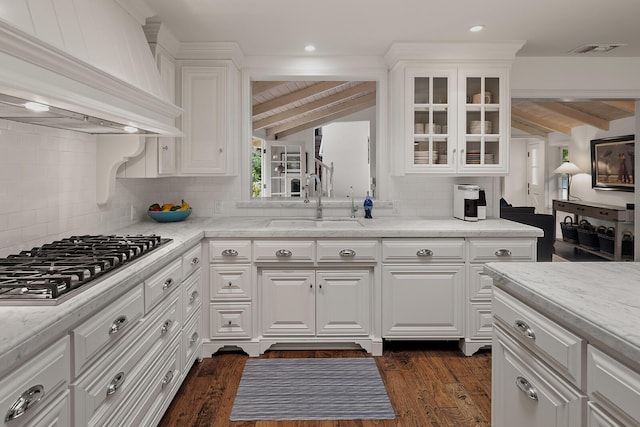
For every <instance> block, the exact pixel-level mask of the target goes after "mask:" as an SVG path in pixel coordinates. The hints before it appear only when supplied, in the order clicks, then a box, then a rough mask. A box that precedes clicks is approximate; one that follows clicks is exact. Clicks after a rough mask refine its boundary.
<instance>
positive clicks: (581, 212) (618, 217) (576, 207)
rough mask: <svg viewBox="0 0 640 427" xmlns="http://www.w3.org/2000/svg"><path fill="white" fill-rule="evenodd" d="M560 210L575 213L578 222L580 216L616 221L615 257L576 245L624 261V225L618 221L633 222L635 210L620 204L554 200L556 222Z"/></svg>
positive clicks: (575, 219)
mask: <svg viewBox="0 0 640 427" xmlns="http://www.w3.org/2000/svg"><path fill="white" fill-rule="evenodd" d="M558 211H560V212H566V213H571V214H573V218H574V222H576V223H577V222H578V221H579V217H588V218H594V219H599V220H603V221H611V222H614V223H616V224H614V227H615V229H616V234H615V240H614V252H613V257H612V256H610V255H608V254H605V253H604V252H600V251H594V250H591V249H588V248H585V247H584V246H580V245H577V244H576V245H574V246H575V247H577V248H579V249H580V250H583V251H585V252H589V253H591V254H594V255H598V256H601V257H603V258H606V259H609V260H613V261H622V227H620V225H621V224H618V223H632V222H633V211H629V210H627V209H626V208H623V207H620V206H612V205H603V204H598V203H586V202H577V201H573V200H571V201H569V200H554V201H553V216H554V218H555V220H556V224H557V223H558V216H557V213H558ZM568 244H571V243H568Z"/></svg>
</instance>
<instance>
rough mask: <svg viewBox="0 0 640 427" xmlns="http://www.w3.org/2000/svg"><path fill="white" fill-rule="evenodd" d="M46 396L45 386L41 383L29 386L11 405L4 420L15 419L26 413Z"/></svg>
mask: <svg viewBox="0 0 640 427" xmlns="http://www.w3.org/2000/svg"><path fill="white" fill-rule="evenodd" d="M43 397H44V387H43V386H42V385H41V384H38V385H34V386H33V387H29V388H28V389H27V390H26V391H25V392H24V393H22V394H21V395H20V397H18V398H17V399H16V400H15V401H14V402H13V403H12V404H11V406H10V407H9V410H8V411H7V415H5V417H4V421H5V422H8V421H11V420H15V419H16V418H18V417H21V416H22V415H24V414H25V412H27V411H28V410H29V409H30V408H31V407H33V406H34V405H35V404H36V403H38V402H39V401H40V400H42V398H43Z"/></svg>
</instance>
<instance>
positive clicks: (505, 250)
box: [495, 249, 511, 257]
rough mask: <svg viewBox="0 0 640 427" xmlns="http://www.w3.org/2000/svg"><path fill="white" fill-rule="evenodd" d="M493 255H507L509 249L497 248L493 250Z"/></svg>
mask: <svg viewBox="0 0 640 427" xmlns="http://www.w3.org/2000/svg"><path fill="white" fill-rule="evenodd" d="M495 255H496V256H499V257H508V256H511V251H510V250H509V249H498V250H497V251H496V252H495Z"/></svg>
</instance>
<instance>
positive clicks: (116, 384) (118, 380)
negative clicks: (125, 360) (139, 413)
mask: <svg viewBox="0 0 640 427" xmlns="http://www.w3.org/2000/svg"><path fill="white" fill-rule="evenodd" d="M124 377H125V375H124V372H118V373H117V374H116V376H115V377H113V379H112V380H111V383H109V387H107V396H111V395H112V394H113V393H115V392H116V391H118V389H119V388H120V386H121V385H122V383H123V382H124Z"/></svg>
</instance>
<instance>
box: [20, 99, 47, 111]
mask: <svg viewBox="0 0 640 427" xmlns="http://www.w3.org/2000/svg"><path fill="white" fill-rule="evenodd" d="M24 108H26V109H27V110H31V111H37V112H39V113H41V112H43V111H49V107H48V106H47V105H44V104H38V103H37V102H27V103H25V104H24Z"/></svg>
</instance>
